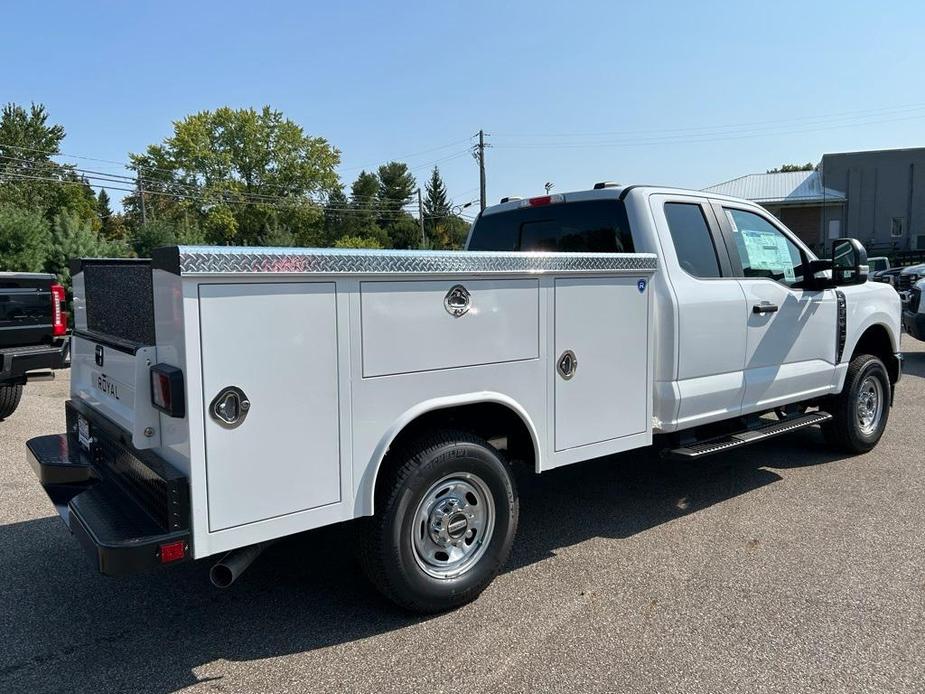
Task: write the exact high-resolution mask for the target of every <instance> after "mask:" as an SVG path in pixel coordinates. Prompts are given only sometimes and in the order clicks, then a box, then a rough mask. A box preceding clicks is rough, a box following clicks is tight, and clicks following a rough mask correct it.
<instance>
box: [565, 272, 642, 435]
mask: <svg viewBox="0 0 925 694" xmlns="http://www.w3.org/2000/svg"><path fill="white" fill-rule="evenodd" d="M640 281H642V282H644V284H639V282H640ZM647 282H648V279H647V278H646V279H644V280H643V279H642V278H631V277H626V278H622V277H621V278H617V277H602V278H574V279H572V278H570V279H559V280H556V289H555V292H556V298H555V312H556V315H555V344H556V349H555V355H554V359H555V362H554V363H553V365H552V367H553V368H554V369H555V371H556V373H555V383H556V387H555V419H556V424H555V439H556V441H555V448H556V450H557V451H564V450H567V449H570V448H575V447H577V446H585V445H589V444H593V443H600V442H602V441H609V440H611V439H616V438H619V437H621V436H627V435H630V434H637V433H640V432H644V431H645V430H646V416H647V414H646V413H647V401H646V398H647V392H646V378H647V373H648V363H647V357H648V353H647V345H648V336H647V330H648V325H647V322H648V307H647V301H648V295H649V290H648V288H647V286H646V283H647ZM569 355H571V358H572V359H573V360H574V361H575V362H577V366H575V365H574V364H572V365H571V368H569V367H570V364H569V363H568V359H569ZM563 359H565V362H563ZM569 373H571V375H569Z"/></svg>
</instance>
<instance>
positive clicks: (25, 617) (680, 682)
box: [0, 338, 925, 694]
mask: <svg viewBox="0 0 925 694" xmlns="http://www.w3.org/2000/svg"><path fill="white" fill-rule="evenodd" d="M904 340H905V342H904V345H903V346H904V348H905V349H906V350H907V352H906V357H907V358H906V373H905V376H904V379H903V381H902V382H901V383H900V386H899V389H898V392H897V396H896V406H895V408H894V409H893V411H892V414H891V417H890V423H889V427H888V429H887V432H886V435H885V436H884V438H883V440H882V441H881V443H880V445H879V446H878V447H877V448H876V449H875V450H874V451H873V452H872V453H870V454H868V455H865V456H860V457H854V458H849V457H844V456H842V455H839V454H833V453H831V452H830V451H828V450H827V449H826V448H825V446H824V445H823V443H822V439H821V436H820V434H819V433H818V432H816V431H804V432H797V433H795V434H792V435H790V436H788V437H785V438H781V439H778V440H777V441H773V442H768V443H765V444H759V445H756V446H754V447H751V448H748V449H745V450H742V451H738V452H733V453H729V454H725V455H723V456H718V457H715V458H712V459H710V460H709V461H704V462H699V463H695V464H691V463H686V464H676V463H670V464H669V463H664V462H660V461H659V460H657V459H655V458H653V457H652V455H651V454H650V453H648V452H644V453H639V454H633V455H629V456H621V457H616V458H608V459H602V460H598V461H594V462H590V463H586V464H583V465H579V466H575V467H572V468H566V469H563V470H559V471H554V472H551V473H547V474H544V475H542V476H540V477H534V476H532V475H528V474H524V475H522V476H521V477H520V479H519V485H520V489H521V504H522V506H521V507H522V515H521V524H520V534H519V536H518V540H517V542H516V545H515V550H514V556H513V558H512V561H511V563H510V566H509V567H508V569H507V571H506V572H505V573H504V574H503V575H502V576H500V577H499V578H498V579H497V580H496V581H495V582H494V584H492V586H491V587H490V588H489V589H488V590H487V591H486V592H485V594H484V595H483V596H482V597H481V598H480V599H479V600H477V601H476V602H475V603H474V604H472V605H469V606H467V607H465V608H463V609H461V610H458V611H456V612H453V613H451V614H446V615H442V616H439V617H434V618H426V619H425V618H419V617H413V616H409V615H407V614H404V613H402V612H400V611H397V610H396V609H395V608H393V607H392V606H391V605H390V604H388V603H386V602H385V601H384V600H382V599H381V598H379V597H378V595H377V594H376V593H374V592H373V591H372V590H371V589H370V588H368V587H367V585H366V583H365V582H364V581H363V579H362V578H361V577H360V576H358V575H357V568H356V566H355V564H354V562H353V560H352V558H351V552H350V547H349V544H350V535H349V533H348V532H347V531H346V530H345V529H343V528H334V529H327V530H323V531H318V532H315V533H309V534H307V535H304V536H301V537H298V538H294V539H291V540H288V541H285V542H283V543H280V544H277V545H276V546H274V547H273V548H271V549H270V550H268V551H267V552H266V553H265V554H264V556H263V557H262V558H261V559H260V560H259V561H258V562H257V563H256V564H255V565H254V566H253V567H252V568H251V569H250V570H249V571H248V573H247V574H245V576H244V577H243V578H242V579H241V580H240V581H239V582H238V583H236V584H235V585H234V586H233V587H232V588H231V589H229V590H227V591H218V590H216V589H213V588H212V587H211V586H210V585H209V584H208V581H207V573H208V563H201V564H188V565H183V566H180V567H176V568H174V569H171V570H165V571H162V572H159V573H155V574H150V575H147V576H138V577H132V578H127V579H107V578H105V577H103V576H100V575H98V574H97V573H95V571H94V569H93V568H92V567H91V565H90V563H89V562H88V560H87V559H86V557H85V556H84V555H83V553H82V551H81V550H80V549H79V548H78V546H77V544H76V542H75V541H74V540H73V539H72V538H71V537H70V535H69V534H68V532H67V530H66V529H65V527H64V525H63V524H62V523H61V521H60V520H59V519H58V517H57V516H56V515H55V514H54V510H53V508H52V507H51V504H50V503H49V502H48V500H47V498H46V497H45V496H44V493H43V492H42V490H41V489H40V488H39V486H38V484H37V483H36V481H35V478H34V475H33V473H32V471H31V470H30V468H29V466H28V464H27V463H26V461H25V456H24V445H25V441H26V439H27V438H29V437H32V436H36V435H38V434H42V433H49V432H56V431H63V427H64V408H63V400H64V398H65V396H66V393H67V387H68V386H67V379H66V376H65V377H64V378H59V379H58V380H57V381H55V382H52V383H36V384H32V385H30V386H28V387H27V389H26V395H25V396H24V399H23V403H22V406H21V407H20V409H19V410H18V411H17V412H16V413H15V414H14V415H13V416H12V417H11V418H10V419H8V420H7V421H4V422H2V423H0V634H2V636H0V691H2V692H18V691H26V692H29V693H30V694H38V692H60V691H69V692H78V691H81V692H83V691H86V692H100V691H112V690H123V691H152V692H169V691H176V690H181V689H183V690H187V691H191V692H192V691H195V692H205V691H213V690H214V691H226V692H241V691H246V692H251V691H252V692H268V691H273V692H307V691H319V692H333V691H338V692H340V691H351V692H352V691H357V692H391V691H418V690H422V691H428V692H434V693H436V692H459V691H467V690H468V691H532V692H547V691H549V692H558V691H563V692H564V691H580V692H616V691H620V692H623V691H626V692H628V691H633V692H636V691H640V692H641V691H646V692H648V691H653V692H660V691H684V692H740V691H750V692H771V691H777V692H797V691H816V692H833V691H852V692H855V691H859V692H861V691H862V692H878V693H879V692H894V691H909V692H912V691H919V692H921V691H923V688H925V685H923V681H925V666H923V664H922V659H923V657H925V514H923V512H922V509H923V508H925V481H923V475H922V471H921V467H920V466H921V464H922V460H923V456H922V450H923V448H925V428H923V426H922V423H923V422H925V346H923V344H922V343H918V342H915V341H914V340H910V339H909V338H904Z"/></svg>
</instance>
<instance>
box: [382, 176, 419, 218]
mask: <svg viewBox="0 0 925 694" xmlns="http://www.w3.org/2000/svg"><path fill="white" fill-rule="evenodd" d="M416 189H417V183H416V182H415V180H414V176H412V175H411V172H410V171H408V165H407V164H403V163H402V162H398V161H390V162H389V163H388V164H383V165H382V166H380V167H379V208H380V210H382V212H381V213H380V214H381V219H380V222H379V223H380V224H381V225H382V226H383V227H386V226H388V223H389V222H390V221H391V218H392V217H394V213H397V212H399V211H400V210H401V208H402V207H403V206H404V205H406V204H408V202H409V201H410V200H411V196H412V195H413V194H414V191H415V190H416Z"/></svg>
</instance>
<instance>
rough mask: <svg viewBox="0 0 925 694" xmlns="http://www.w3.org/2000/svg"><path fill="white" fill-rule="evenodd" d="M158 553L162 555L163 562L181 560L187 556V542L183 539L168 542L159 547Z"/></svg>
mask: <svg viewBox="0 0 925 694" xmlns="http://www.w3.org/2000/svg"><path fill="white" fill-rule="evenodd" d="M158 553H159V554H160V556H161V564H169V563H170V562H172V561H180V560H181V559H183V557H184V556H186V543H185V542H184V541H183V540H177V541H176V542H168V543H166V544H163V545H161V546H160V547H158Z"/></svg>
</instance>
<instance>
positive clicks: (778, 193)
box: [704, 147, 925, 254]
mask: <svg viewBox="0 0 925 694" xmlns="http://www.w3.org/2000/svg"><path fill="white" fill-rule="evenodd" d="M923 173H925V147H920V148H914V149H893V150H874V151H867V152H841V153H834V154H825V155H823V157H822V161H821V162H820V163H819V165H817V166H816V168H815V169H814V170H812V171H788V172H784V173H763V174H748V175H745V176H740V177H738V178H733V179H731V180H729V181H725V182H723V183H717V184H716V185H712V186H709V187H708V188H704V190H705V191H708V192H711V193H720V194H723V195H732V196H735V197H739V198H745V199H747V200H752V201H754V202H756V203H758V204H759V205H761V206H763V207H765V208H767V209H768V210H769V211H770V212H771V213H772V214H774V215H775V216H777V218H778V219H780V220H781V221H782V222H783V223H784V224H786V225H787V227H789V228H790V229H791V230H792V231H794V232H795V233H796V234H797V235H798V236H799V237H800V238H801V239H802V240H803V241H804V242H805V243H806V244H807V245H809V246H810V247H811V248H813V249H814V250H816V251H817V252H825V251H826V250H827V248H828V245H829V242H830V241H831V240H832V239H836V238H839V237H843V236H851V237H854V238H856V239H859V240H860V241H862V242H863V243H864V244H865V245H866V246H867V247H868V251H871V252H872V253H887V254H888V253H891V252H896V251H906V250H925V178H923Z"/></svg>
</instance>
